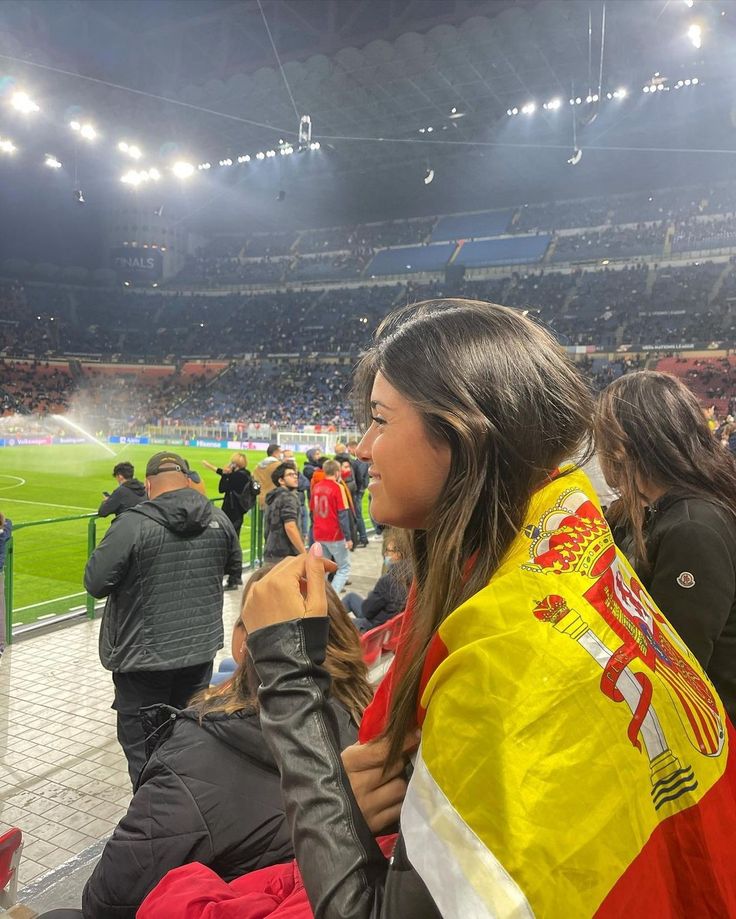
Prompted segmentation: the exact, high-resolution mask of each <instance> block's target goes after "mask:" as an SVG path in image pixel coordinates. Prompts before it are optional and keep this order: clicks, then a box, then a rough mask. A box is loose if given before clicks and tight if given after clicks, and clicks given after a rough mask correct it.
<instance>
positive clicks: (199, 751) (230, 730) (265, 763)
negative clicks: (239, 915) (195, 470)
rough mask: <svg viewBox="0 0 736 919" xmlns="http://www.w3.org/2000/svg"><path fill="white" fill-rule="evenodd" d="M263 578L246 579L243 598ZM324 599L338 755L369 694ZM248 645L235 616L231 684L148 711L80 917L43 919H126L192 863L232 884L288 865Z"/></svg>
mask: <svg viewBox="0 0 736 919" xmlns="http://www.w3.org/2000/svg"><path fill="white" fill-rule="evenodd" d="M267 571H268V569H267V568H261V569H260V570H258V571H256V572H255V573H254V574H253V575H252V576H251V578H250V579H249V581H248V583H247V584H246V586H245V590H244V598H245V597H247V596H248V594H249V592H250V590H251V588H252V586H253V584H254V583H255V582H256V581H259V580H260V579H261V578H262V577H263V576H264V575H265V574H266V573H267ZM327 592H328V597H329V602H328V607H329V611H328V616H329V637H328V639H327V651H326V657H325V662H324V666H325V667H326V668H327V669H328V670H329V672H330V674H331V675H332V680H333V683H332V691H331V694H330V703H329V704H330V709H331V711H332V714H333V716H334V721H335V724H336V725H337V730H338V735H339V746H340V748H341V749H342V748H344V747H347V746H348V745H349V744H352V743H354V742H355V740H356V737H357V726H358V723H359V722H360V719H361V716H362V714H363V710H364V708H365V706H366V705H367V704H368V702H369V701H370V699H371V696H372V691H371V689H370V686H369V684H368V679H367V671H366V667H365V664H364V663H363V660H362V657H361V650H360V641H359V638H358V635H357V633H356V631H355V627H354V626H353V624H352V623H351V621H350V619H349V618H348V616H347V614H346V613H345V610H344V609H343V607H342V606H341V604H340V601H339V599H338V597H337V594H335V592H334V591H333V590H332V588H330V587H329V586H328V587H327ZM246 643H247V635H246V631H245V628H244V626H243V622H242V620H241V619H238V621H237V622H236V624H235V627H234V629H233V636H232V654H233V657H234V658H235V660H236V661H237V662H238V663H239V666H238V668H237V670H236V671H235V673H234V674H233V677H232V679H231V680H229V681H228V682H227V683H224V684H222V685H220V686H217V687H215V688H210V689H207V690H204V691H203V692H202V693H200V694H199V695H198V696H196V697H195V698H194V699H193V700H192V703H191V705H190V706H189V708H187V709H185V710H184V711H181V712H177V711H176V710H175V709H172V708H170V707H169V706H155V707H152V708H151V709H147V710H146V714H147V716H148V720H149V721H150V722H151V724H150V727H151V729H152V731H153V732H154V735H155V741H154V742H155V743H157V746H156V748H155V750H154V752H153V753H152V755H151V756H150V758H149V760H148V762H147V764H146V766H145V768H144V770H143V772H142V774H141V778H140V782H139V785H138V788H137V790H136V793H135V795H134V797H133V800H132V801H131V803H130V807H129V808H128V813H127V814H126V815H125V817H123V819H122V820H121V821H120V823H119V824H118V826H117V828H116V829H115V832H114V833H113V835H112V838H111V839H110V840H109V842H108V843H107V845H106V846H105V849H104V851H103V853H102V857H101V858H100V861H99V862H98V864H97V866H96V868H95V870H94V872H93V873H92V876H91V877H90V879H89V881H88V882H87V885H86V887H85V888H84V894H83V897H82V910H81V912H80V911H79V910H54V911H53V912H51V913H48V914H46V919H52V917H53V919H64V917H69V919H72V917H79V916H83V917H84V919H112V917H114V919H134V917H135V914H136V911H137V910H138V907H139V906H140V904H141V902H142V900H143V899H144V898H145V897H146V895H147V894H148V892H149V891H150V890H151V889H152V888H153V887H155V886H156V884H157V883H158V882H159V881H160V880H161V878H162V877H163V876H164V875H165V874H166V872H167V871H169V870H170V869H171V868H176V867H178V866H180V865H184V864H187V863H189V862H199V863H201V864H204V865H208V866H209V867H210V868H211V869H212V870H213V871H214V872H216V873H217V874H218V875H219V876H220V877H222V878H225V879H226V880H232V879H234V878H237V877H239V876H240V875H242V874H246V873H247V872H249V871H253V870H254V869H256V868H261V867H264V866H266V865H273V864H277V863H279V862H285V861H288V860H289V859H291V858H293V854H294V852H293V847H292V841H291V834H290V831H289V827H288V825H287V821H286V817H285V815H284V808H283V805H282V803H281V791H280V787H279V773H278V769H277V768H276V763H275V762H274V759H273V757H272V755H271V753H270V752H269V749H268V747H267V746H266V743H265V742H264V739H263V736H262V734H261V730H260V725H259V716H258V701H257V698H256V690H257V688H258V679H257V677H256V676H255V672H254V669H253V665H252V663H251V660H250V657H249V655H248V654H247V651H246ZM154 709H155V710H154Z"/></svg>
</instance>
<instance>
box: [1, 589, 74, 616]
mask: <svg viewBox="0 0 736 919" xmlns="http://www.w3.org/2000/svg"><path fill="white" fill-rule="evenodd" d="M83 596H84V591H83V590H80V591H79V593H76V594H67V595H66V596H65V597H52V598H51V599H50V600H41V601H39V602H38V603H29V604H28V606H14V607H13V612H14V613H22V612H23V610H26V609H35V608H36V607H37V606H47V605H48V604H49V603H56V601H57V600H73V599H74V597H83ZM52 615H55V614H52ZM39 618H40V617H39Z"/></svg>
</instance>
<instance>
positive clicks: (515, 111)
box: [511, 106, 519, 115]
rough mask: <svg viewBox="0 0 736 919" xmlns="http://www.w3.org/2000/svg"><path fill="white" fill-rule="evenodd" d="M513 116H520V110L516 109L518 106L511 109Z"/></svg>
mask: <svg viewBox="0 0 736 919" xmlns="http://www.w3.org/2000/svg"><path fill="white" fill-rule="evenodd" d="M511 114H512V115H518V114H519V110H518V108H516V106H514V107H513V108H512V109H511Z"/></svg>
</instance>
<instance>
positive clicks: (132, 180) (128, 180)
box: [120, 169, 143, 188]
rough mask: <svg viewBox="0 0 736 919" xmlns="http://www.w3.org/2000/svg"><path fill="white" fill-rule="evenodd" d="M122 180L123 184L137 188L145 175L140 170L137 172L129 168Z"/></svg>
mask: <svg viewBox="0 0 736 919" xmlns="http://www.w3.org/2000/svg"><path fill="white" fill-rule="evenodd" d="M120 181H121V182H122V183H123V185H132V186H133V187H134V188H136V187H137V186H138V185H140V184H141V182H142V181H143V176H142V175H141V174H140V173H139V172H136V171H135V169H129V170H128V172H126V173H125V175H123V176H121V177H120Z"/></svg>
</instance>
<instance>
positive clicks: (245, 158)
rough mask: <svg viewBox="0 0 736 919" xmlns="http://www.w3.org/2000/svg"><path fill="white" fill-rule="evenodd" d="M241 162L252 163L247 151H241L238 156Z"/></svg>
mask: <svg viewBox="0 0 736 919" xmlns="http://www.w3.org/2000/svg"><path fill="white" fill-rule="evenodd" d="M238 162H239V163H250V156H249V155H248V154H247V153H241V155H240V156H239V157H238Z"/></svg>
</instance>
